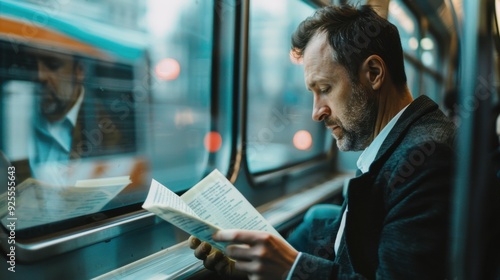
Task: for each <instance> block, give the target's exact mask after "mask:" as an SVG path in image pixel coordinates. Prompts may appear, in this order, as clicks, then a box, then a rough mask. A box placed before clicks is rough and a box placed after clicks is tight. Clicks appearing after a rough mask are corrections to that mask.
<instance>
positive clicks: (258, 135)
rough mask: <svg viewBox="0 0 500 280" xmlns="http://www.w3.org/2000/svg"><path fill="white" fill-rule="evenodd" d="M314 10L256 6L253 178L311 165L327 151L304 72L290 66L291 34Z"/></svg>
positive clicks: (288, 4)
mask: <svg viewBox="0 0 500 280" xmlns="http://www.w3.org/2000/svg"><path fill="white" fill-rule="evenodd" d="M313 12H314V9H313V8H312V7H310V6H308V5H307V4H305V3H303V2H302V1H298V0H294V1H288V0H279V1H272V2H269V1H265V0H258V1H251V2H250V17H251V18H250V40H249V42H250V46H249V77H248V99H249V107H248V133H247V140H246V148H247V150H248V152H247V156H248V164H249V168H250V170H251V171H252V172H260V171H266V170H270V169H274V168H280V167H283V166H286V165H289V164H293V163H297V162H299V161H303V160H306V159H310V158H311V157H314V156H316V155H318V154H321V153H323V152H324V150H325V130H324V128H323V127H322V125H321V124H319V123H314V122H313V121H312V119H311V109H312V97H311V95H310V94H309V93H308V92H307V91H306V89H305V86H304V76H303V69H302V67H301V66H298V65H294V64H293V63H292V62H291V61H290V57H289V52H290V34H292V32H293V31H294V30H295V28H296V27H297V26H298V24H299V23H300V22H301V21H302V20H303V19H304V18H306V17H308V16H310V15H312V13H313Z"/></svg>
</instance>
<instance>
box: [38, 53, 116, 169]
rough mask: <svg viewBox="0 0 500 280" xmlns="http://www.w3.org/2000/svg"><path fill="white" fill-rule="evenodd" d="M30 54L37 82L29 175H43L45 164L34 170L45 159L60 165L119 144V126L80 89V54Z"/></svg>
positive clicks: (107, 149) (113, 147)
mask: <svg viewBox="0 0 500 280" xmlns="http://www.w3.org/2000/svg"><path fill="white" fill-rule="evenodd" d="M30 53H31V54H32V55H33V57H34V58H35V61H36V66H37V72H36V73H37V76H36V78H37V81H38V82H39V84H40V86H39V87H38V89H39V91H38V92H37V95H36V99H37V101H38V102H37V106H38V107H37V109H36V110H35V114H34V139H35V141H33V145H32V147H31V148H30V158H29V159H30V169H31V172H32V176H33V177H35V178H40V177H42V178H43V179H47V178H45V177H46V176H44V174H43V173H47V169H39V167H40V166H42V167H43V166H47V165H46V164H47V163H49V166H50V164H51V163H54V162H58V163H62V164H66V163H67V161H68V160H70V159H76V158H82V157H87V156H92V155H104V154H106V153H109V152H110V151H113V150H117V149H120V147H119V145H120V144H122V142H123V141H122V140H123V139H122V137H121V133H120V131H119V130H118V129H117V127H116V126H115V124H114V122H112V121H111V118H110V116H109V115H108V114H107V112H106V109H105V108H104V106H103V105H102V104H101V102H99V100H98V99H97V98H94V97H93V96H92V94H91V93H89V92H85V89H84V79H85V69H84V65H83V59H82V58H79V57H77V56H74V55H70V54H65V53H57V52H53V51H49V50H42V49H36V50H32V51H30ZM49 173H50V172H49Z"/></svg>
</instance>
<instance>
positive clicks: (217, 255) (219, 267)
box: [188, 235, 247, 279]
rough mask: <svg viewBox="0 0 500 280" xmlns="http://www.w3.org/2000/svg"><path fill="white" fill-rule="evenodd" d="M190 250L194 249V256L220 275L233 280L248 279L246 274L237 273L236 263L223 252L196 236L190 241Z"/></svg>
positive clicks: (191, 237) (190, 238)
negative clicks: (237, 279)
mask: <svg viewBox="0 0 500 280" xmlns="http://www.w3.org/2000/svg"><path fill="white" fill-rule="evenodd" d="M188 244H189V248H191V249H194V256H195V257H197V258H198V259H200V260H203V265H204V266H205V267H206V268H207V269H210V270H212V271H215V272H217V273H218V274H219V275H221V276H224V277H228V278H231V279H236V278H241V279H247V275H246V273H243V272H241V271H236V268H235V266H234V264H235V261H233V260H231V259H229V258H228V257H226V256H225V255H224V254H223V253H222V252H221V251H219V250H217V249H215V248H212V246H211V245H210V244H208V243H207V242H202V241H201V240H199V239H198V238H196V237H194V236H192V235H191V236H190V237H189V239H188Z"/></svg>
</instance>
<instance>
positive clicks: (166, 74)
mask: <svg viewBox="0 0 500 280" xmlns="http://www.w3.org/2000/svg"><path fill="white" fill-rule="evenodd" d="M155 73H156V77H158V79H161V80H167V81H171V80H175V79H177V77H179V74H180V73H181V66H180V64H179V62H177V60H175V59H173V58H164V59H162V60H160V62H158V64H156V67H155Z"/></svg>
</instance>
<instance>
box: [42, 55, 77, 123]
mask: <svg viewBox="0 0 500 280" xmlns="http://www.w3.org/2000/svg"><path fill="white" fill-rule="evenodd" d="M35 59H36V64H37V71H38V75H37V78H38V81H39V82H40V84H41V89H40V93H39V94H40V99H41V104H40V110H41V112H42V114H43V115H44V116H45V117H46V118H47V119H48V120H49V121H50V122H54V121H58V120H61V119H62V118H63V117H64V116H65V115H66V114H67V113H68V111H69V110H70V109H71V107H73V105H74V104H75V102H76V101H77V99H78V97H79V96H80V94H81V92H82V81H83V69H82V66H81V64H80V62H77V61H75V59H74V58H73V56H71V55H67V54H59V53H53V52H48V51H43V52H42V51H41V52H39V53H36V54H35Z"/></svg>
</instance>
